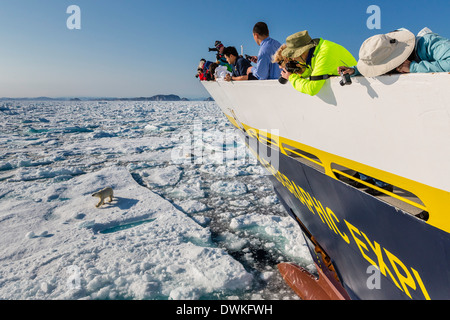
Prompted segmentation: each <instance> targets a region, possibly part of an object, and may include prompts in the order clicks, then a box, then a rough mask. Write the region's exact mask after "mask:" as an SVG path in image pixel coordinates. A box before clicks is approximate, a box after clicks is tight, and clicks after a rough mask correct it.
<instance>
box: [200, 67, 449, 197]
mask: <svg viewBox="0 0 450 320" xmlns="http://www.w3.org/2000/svg"><path fill="white" fill-rule="evenodd" d="M352 80H353V84H351V85H349V86H344V87H341V86H340V84H339V79H338V78H332V79H330V80H327V81H326V83H325V85H324V87H323V88H322V90H321V91H320V93H319V94H318V95H316V96H313V97H311V96H309V95H306V94H302V93H300V92H298V91H296V90H295V89H293V88H292V86H291V85H290V84H286V85H281V84H280V83H279V82H278V81H277V80H269V81H241V82H236V81H235V82H224V81H220V82H206V81H203V82H202V84H203V85H204V86H205V88H206V89H207V90H208V92H209V93H210V94H211V96H212V97H213V98H214V99H215V101H216V102H217V104H218V105H219V106H220V107H221V109H222V111H223V112H224V113H225V114H226V115H228V116H229V117H231V118H233V117H235V118H236V119H237V120H238V121H239V122H241V123H243V124H245V125H247V126H250V127H252V128H256V129H259V130H262V131H266V132H268V133H270V132H271V131H272V130H278V132H277V135H279V136H280V137H283V138H287V139H290V140H294V141H297V142H299V143H302V144H304V145H307V146H311V147H313V148H316V149H319V150H322V151H324V152H327V153H330V154H333V155H337V156H339V157H343V158H346V159H349V160H351V161H355V162H358V163H362V164H364V165H367V166H370V167H373V168H377V169H379V170H382V171H384V172H388V173H391V174H394V175H397V176H401V177H404V178H406V179H410V180H413V181H415V182H419V183H422V184H425V185H428V186H430V187H434V188H437V189H441V190H442V191H445V192H449V191H450V75H449V74H447V73H436V74H408V75H392V76H382V77H377V78H364V77H354V78H352Z"/></svg>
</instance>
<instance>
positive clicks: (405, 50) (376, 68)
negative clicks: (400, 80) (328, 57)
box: [338, 28, 450, 77]
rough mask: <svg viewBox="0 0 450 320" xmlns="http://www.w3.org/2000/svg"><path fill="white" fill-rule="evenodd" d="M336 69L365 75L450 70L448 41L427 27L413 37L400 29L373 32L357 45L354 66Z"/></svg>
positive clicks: (449, 44) (408, 32)
mask: <svg viewBox="0 0 450 320" xmlns="http://www.w3.org/2000/svg"><path fill="white" fill-rule="evenodd" d="M338 70H339V71H342V72H344V73H348V74H350V75H359V74H362V75H363V76H365V77H376V76H380V75H383V74H386V73H390V72H399V73H410V72H411V73H424V72H450V40H449V39H447V38H444V37H442V36H440V35H438V34H436V33H433V32H432V31H431V30H430V29H428V28H424V29H422V30H421V31H420V32H419V34H418V35H417V37H416V36H414V34H413V33H412V32H411V31H409V30H407V29H403V28H402V29H398V30H395V31H393V32H389V33H387V34H377V35H374V36H372V37H370V38H369V39H367V40H365V41H364V42H363V44H362V45H361V48H360V50H359V61H358V64H357V65H356V66H354V67H352V68H349V67H346V66H340V67H339V68H338Z"/></svg>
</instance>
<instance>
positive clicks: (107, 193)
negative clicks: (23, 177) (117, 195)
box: [92, 187, 114, 208]
mask: <svg viewBox="0 0 450 320" xmlns="http://www.w3.org/2000/svg"><path fill="white" fill-rule="evenodd" d="M92 196H93V197H99V198H100V202H99V203H97V205H96V207H97V208H98V207H100V206H101V205H102V204H104V203H105V199H106V198H108V197H109V202H111V201H113V197H114V193H113V189H112V188H111V187H108V188H105V189H102V190H100V191H97V192H95V193H93V194H92Z"/></svg>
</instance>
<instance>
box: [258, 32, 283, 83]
mask: <svg viewBox="0 0 450 320" xmlns="http://www.w3.org/2000/svg"><path fill="white" fill-rule="evenodd" d="M280 47H281V44H280V43H279V42H278V41H277V40H274V39H272V38H270V37H268V38H265V39H264V40H263V41H261V44H260V48H259V53H258V62H257V64H256V67H253V68H252V73H253V75H254V76H255V77H257V78H258V79H259V80H267V79H278V78H279V77H280V74H281V70H280V67H279V66H278V64H277V63H272V56H273V55H274V54H275V52H277V50H278V48H280Z"/></svg>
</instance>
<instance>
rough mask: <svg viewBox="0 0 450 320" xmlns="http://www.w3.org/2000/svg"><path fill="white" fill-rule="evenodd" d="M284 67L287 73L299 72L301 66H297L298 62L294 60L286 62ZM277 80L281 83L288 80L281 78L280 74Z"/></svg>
mask: <svg viewBox="0 0 450 320" xmlns="http://www.w3.org/2000/svg"><path fill="white" fill-rule="evenodd" d="M278 64H280V63H278ZM280 65H281V64H280ZM284 69H286V71H287V72H289V73H300V72H301V70H302V68H301V67H299V66H298V63H297V62H296V61H289V62H287V63H286V65H285V67H284ZM278 82H279V83H281V84H286V83H288V80H287V79H285V78H283V77H282V76H280V77H279V78H278Z"/></svg>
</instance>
